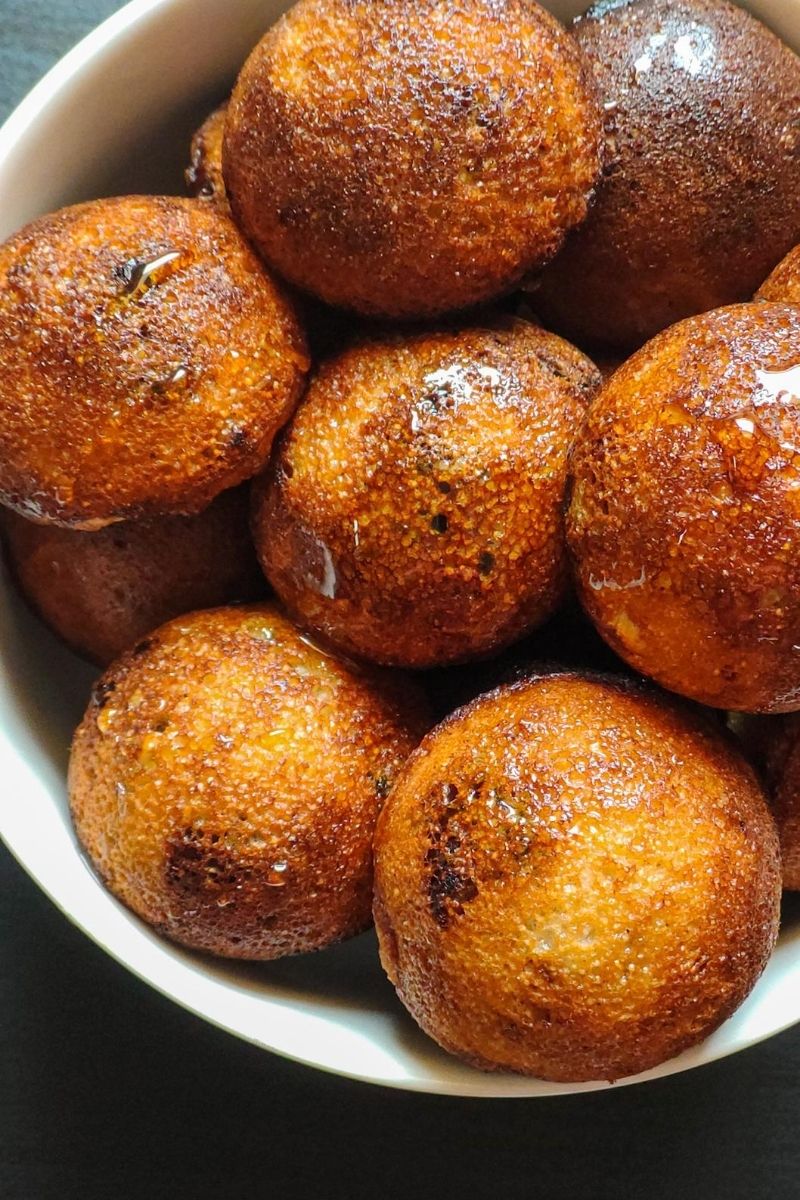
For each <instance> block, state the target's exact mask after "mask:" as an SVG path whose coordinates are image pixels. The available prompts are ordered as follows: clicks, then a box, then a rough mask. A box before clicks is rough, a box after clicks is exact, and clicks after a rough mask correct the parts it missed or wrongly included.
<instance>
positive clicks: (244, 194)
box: [223, 0, 602, 317]
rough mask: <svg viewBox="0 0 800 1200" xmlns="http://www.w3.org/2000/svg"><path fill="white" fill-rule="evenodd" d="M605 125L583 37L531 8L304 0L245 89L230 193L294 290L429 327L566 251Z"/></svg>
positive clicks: (234, 131) (250, 67)
mask: <svg viewBox="0 0 800 1200" xmlns="http://www.w3.org/2000/svg"><path fill="white" fill-rule="evenodd" d="M601 125H602V123H601V119H600V112H599V107H598V105H597V102H596V100H595V97H594V93H593V91H592V90H591V87H590V85H589V83H588V80H587V76H586V73H585V71H584V67H583V63H582V61H581V59H580V57H579V55H578V52H577V49H576V47H575V46H574V44H573V42H572V39H571V38H570V37H569V36H568V35H567V34H566V33H565V31H564V30H563V29H562V27H561V26H560V25H559V24H558V22H557V21H556V20H555V18H553V17H552V16H550V14H549V13H547V12H545V11H544V9H542V8H540V7H539V6H538V5H537V4H535V3H533V2H532V0H300V2H299V3H298V4H295V5H294V7H292V8H291V9H290V10H289V12H288V13H286V14H285V15H284V16H283V17H282V18H281V19H280V20H279V21H278V23H277V24H276V25H275V26H273V28H272V29H271V30H270V31H269V32H268V33H267V35H266V37H265V38H264V39H263V40H262V41H261V43H260V44H259V45H258V46H257V47H256V49H255V50H254V51H253V53H252V54H251V56H250V58H249V59H248V61H247V63H246V64H245V66H244V68H243V70H242V73H241V75H240V76H239V80H238V83H237V85H236V88H235V89H234V93H233V97H232V100H231V106H230V110H229V115H228V122H227V127H226V133H225V142H224V149H223V165H224V174H225V183H226V186H227V189H228V195H229V198H230V202H231V206H232V208H233V211H234V213H235V215H236V218H237V220H238V221H239V222H240V224H241V226H242V228H243V229H244V230H245V232H246V233H247V234H248V236H249V237H250V238H251V239H252V240H253V241H254V243H255V244H256V245H257V246H258V247H259V248H260V250H261V252H262V254H263V255H264V257H265V258H266V260H267V262H269V263H271V264H272V265H273V266H274V267H275V268H276V269H277V270H278V271H280V273H281V274H282V275H283V276H284V277H285V278H286V279H289V280H290V281H291V282H292V283H295V284H297V285H298V286H300V287H302V288H304V289H307V290H308V291H310V292H313V293H314V294H315V295H318V296H319V297H321V298H322V299H323V300H326V301H327V302H328V303H331V304H337V305H342V306H343V307H346V308H352V309H355V310H357V311H360V312H362V313H365V314H367V315H382V316H392V317H420V316H432V315H435V314H438V313H442V312H445V311H447V310H451V309H457V308H464V307H466V306H468V305H471V304H476V303H478V302H480V301H483V300H486V299H489V298H491V297H492V296H495V295H497V294H499V293H500V292H502V291H504V290H507V289H510V288H511V286H512V285H513V284H514V283H515V281H516V280H518V279H519V278H520V277H521V276H522V275H523V273H524V272H525V271H526V270H530V269H531V268H533V267H535V266H538V265H540V264H541V263H543V262H545V261H546V260H547V259H548V258H550V257H551V256H552V255H553V254H554V253H555V251H556V250H557V249H558V248H559V246H560V245H561V243H562V241H563V238H564V235H565V233H566V232H567V230H568V229H570V228H571V227H572V226H573V225H575V224H577V223H578V222H579V221H581V220H582V219H583V217H584V215H585V213H586V208H587V203H588V200H589V197H590V195H591V192H592V189H593V188H594V185H595V183H596V180H597V178H598V175H599V171H600V155H601V149H600V147H601V135H602V128H601Z"/></svg>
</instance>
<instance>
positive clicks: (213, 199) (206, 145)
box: [185, 100, 230, 213]
mask: <svg viewBox="0 0 800 1200" xmlns="http://www.w3.org/2000/svg"><path fill="white" fill-rule="evenodd" d="M227 111H228V102H227V100H226V101H225V103H224V104H221V105H220V106H219V108H215V109H214V111H213V112H212V113H211V115H210V116H208V117H206V119H205V121H204V122H203V124H202V125H201V126H200V128H199V129H198V130H197V132H196V133H195V135H194V137H193V138H192V145H191V159H190V162H189V166H188V167H187V168H186V171H185V178H186V187H187V190H188V192H189V195H190V196H194V197H195V199H196V200H205V201H206V202H207V203H209V204H213V205H214V207H216V208H219V209H220V211H221V212H224V213H229V212H230V206H229V204H228V197H227V195H226V194H225V181H224V179H223V178H222V137H223V134H224V132H225V116H226V114H227Z"/></svg>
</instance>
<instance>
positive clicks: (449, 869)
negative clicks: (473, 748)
mask: <svg viewBox="0 0 800 1200" xmlns="http://www.w3.org/2000/svg"><path fill="white" fill-rule="evenodd" d="M436 791H437V793H438V799H439V803H440V804H441V802H442V801H443V802H444V808H443V809H442V810H441V811H440V813H439V815H438V816H437V817H436V819H435V820H434V821H433V823H432V825H431V826H430V829H429V831H428V839H427V840H428V849H427V851H426V853H425V864H426V877H427V882H426V889H427V895H428V904H429V907H430V911H431V916H432V917H433V919H434V921H435V922H436V924H437V925H438V926H439V928H440V929H446V928H447V927H448V925H449V924H450V922H451V920H452V918H453V917H454V916H459V917H461V916H463V915H464V905H465V904H468V903H469V902H470V901H471V900H474V899H475V897H476V896H477V895H478V886H477V884H476V883H475V880H474V879H473V878H472V874H471V872H470V869H469V866H468V860H469V855H468V853H467V852H465V849H464V845H463V839H462V836H461V833H460V830H459V828H458V827H457V825H458V817H459V815H460V814H461V812H462V811H463V808H464V803H463V801H460V800H459V794H458V788H456V786H455V785H454V784H452V783H445V784H443V785H442V787H441V789H438V788H437V789H436Z"/></svg>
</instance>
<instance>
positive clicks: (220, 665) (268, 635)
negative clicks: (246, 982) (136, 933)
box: [69, 605, 429, 959]
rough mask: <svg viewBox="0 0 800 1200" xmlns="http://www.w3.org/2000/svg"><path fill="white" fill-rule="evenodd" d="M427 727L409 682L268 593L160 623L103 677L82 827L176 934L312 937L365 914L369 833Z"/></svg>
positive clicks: (80, 779)
mask: <svg viewBox="0 0 800 1200" xmlns="http://www.w3.org/2000/svg"><path fill="white" fill-rule="evenodd" d="M428 725H429V721H428V719H427V713H426V711H425V705H424V701H423V700H422V699H421V697H420V696H419V695H418V694H417V692H416V690H415V689H414V688H413V687H412V685H410V684H409V683H407V682H406V681H403V680H399V681H398V680H395V679H391V680H390V679H388V678H386V677H383V676H381V675H379V674H378V673H375V672H373V673H372V674H369V673H366V672H362V671H356V670H354V669H352V668H351V667H350V666H348V665H347V664H345V663H344V662H342V661H340V660H338V659H335V658H333V657H331V656H330V655H329V654H324V653H322V652H321V651H320V650H318V649H317V648H316V647H315V646H314V645H313V644H312V643H311V642H309V641H308V640H307V639H305V638H303V637H302V636H301V635H299V634H298V632H297V630H296V629H295V628H294V627H293V626H292V625H291V624H290V623H289V622H288V621H287V620H286V619H285V617H283V616H281V615H280V613H279V612H278V611H277V610H276V609H275V608H273V607H271V606H269V605H254V606H250V607H244V608H220V609H213V610H211V611H207V612H201V613H194V614H192V615H190V616H188V617H183V618H179V619H177V620H175V621H172V622H171V623H170V624H168V625H165V626H163V627H162V628H161V629H160V630H158V631H157V632H156V633H154V634H152V635H151V636H150V637H149V638H148V639H147V641H146V642H143V643H142V644H141V645H140V646H137V647H136V648H134V650H132V651H131V652H130V653H129V654H127V655H126V656H125V657H123V658H122V659H120V660H119V661H118V662H117V663H115V664H114V666H112V667H111V668H110V670H109V671H107V672H106V674H105V675H104V676H103V678H102V679H101V680H100V682H99V683H98V684H97V685H96V687H95V690H94V694H93V696H92V700H91V702H90V704H89V707H88V709H87V712H86V715H85V717H84V719H83V723H82V724H81V726H80V727H79V729H78V731H77V733H76V735H75V741H74V744H73V748H72V759H71V763H70V772H69V790H70V803H71V807H72V815H73V819H74V822H75V828H76V830H77V833H78V836H79V837H80V840H81V842H82V843H83V845H84V846H85V848H86V850H87V852H88V854H89V856H90V858H91V860H92V862H93V863H94V865H95V867H96V868H97V870H98V872H99V874H100V875H101V877H102V879H103V881H104V882H105V883H106V885H107V886H108V887H109V889H110V890H111V891H112V892H113V893H114V894H115V895H116V896H117V897H118V898H119V899H120V900H122V901H123V902H124V903H125V904H127V905H128V906H129V907H130V908H131V909H133V911H134V912H136V913H138V915H139V916H140V917H142V918H143V919H144V920H145V921H148V922H149V923H150V924H152V925H154V926H155V927H156V928H157V929H158V930H159V931H160V932H162V933H164V934H166V935H167V936H168V937H170V938H172V939H173V940H175V941H177V942H182V943H183V944H184V945H187V946H191V947H194V948H195V949H198V950H207V951H210V952H211V953H213V954H221V955H227V956H229V957H232V958H247V959H271V958H278V957H281V956H282V955H286V954H297V953H300V952H301V951H307V950H317V949H320V948H321V947H323V946H326V945H328V944H330V943H332V942H336V941H339V940H340V939H342V938H346V937H349V936H351V935H352V934H355V933H359V932H360V931H361V930H362V929H364V928H366V927H367V926H368V924H369V922H370V903H371V892H372V836H373V830H374V826H375V820H376V818H377V815H378V810H379V808H380V805H381V803H382V801H383V799H384V797H385V795H386V794H387V792H388V790H389V788H390V787H391V785H392V783H393V781H394V778H395V775H396V774H397V772H398V770H399V768H400V766H401V764H402V763H403V761H404V760H405V758H406V757H407V755H408V754H409V753H410V752H411V750H412V749H413V748H414V746H415V745H416V744H417V742H418V741H419V739H420V737H421V736H422V733H423V732H424V730H425V728H426V727H427V726H428Z"/></svg>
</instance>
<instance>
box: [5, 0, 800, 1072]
mask: <svg viewBox="0 0 800 1200" xmlns="http://www.w3.org/2000/svg"><path fill="white" fill-rule="evenodd" d="M283 7H285V5H283V4H282V3H281V0H134V2H133V3H131V4H128V5H127V6H126V7H125V8H123V9H122V10H121V11H120V12H118V13H117V14H116V15H115V16H113V17H111V18H110V20H108V21H106V22H105V24H103V25H101V26H100V27H99V28H98V29H97V30H95V32H94V33H92V34H90V35H89V37H87V38H86V39H85V40H84V41H83V42H81V43H80V45H79V46H77V47H76V48H75V49H74V50H73V51H72V52H71V53H70V54H68V55H67V56H66V58H64V59H63V60H62V61H61V62H60V63H59V64H58V65H57V66H56V67H55V68H54V69H53V70H52V71H51V72H50V73H49V74H48V75H47V76H46V77H45V78H44V79H43V80H42V82H41V83H40V84H39V85H38V86H37V87H36V88H35V89H34V90H33V92H31V94H30V95H29V96H28V97H27V99H26V100H24V101H23V103H22V104H21V105H20V107H19V108H18V109H17V110H16V112H15V113H14V114H13V115H12V116H11V117H10V119H9V120H8V121H7V123H6V125H5V126H4V127H3V129H2V130H1V131H0V237H6V236H7V235H8V234H10V233H11V232H12V231H13V230H14V229H16V228H17V227H18V226H20V225H21V224H23V223H24V222H25V221H28V220H30V219H31V218H32V217H35V216H37V215H39V214H40V213H44V212H47V211H48V210H51V209H54V208H57V207H59V206H60V205H62V204H66V203H71V202H73V201H77V200H84V199H88V198H90V197H93V196H99V195H107V194H113V193H121V192H126V191H138V192H146V191H165V192H179V191H180V190H181V170H182V168H183V165H184V160H185V158H186V154H187V145H188V140H189V135H190V133H191V131H192V129H193V128H194V127H195V126H196V125H197V124H198V122H199V120H200V119H201V118H202V117H203V116H204V115H205V114H206V112H207V111H208V110H209V109H210V108H211V106H212V104H213V103H214V102H216V101H217V100H219V99H221V98H222V97H223V96H224V95H225V94H226V92H227V90H228V89H229V87H230V85H231V83H232V81H233V79H234V78H235V75H236V72H237V69H238V67H239V66H240V64H241V63H242V61H243V60H244V58H245V56H246V55H247V53H248V51H249V50H250V48H251V47H252V46H253V45H254V43H255V42H256V41H257V40H258V38H259V37H260V35H261V34H262V32H263V31H264V30H265V29H266V28H267V27H268V26H269V25H270V24H271V23H272V21H273V20H274V19H275V18H276V17H277V15H278V14H279V13H280V11H281V10H282V8H283ZM550 7H551V8H552V9H553V11H554V12H555V13H556V15H557V16H559V17H561V18H562V19H567V18H569V17H570V16H572V15H573V14H574V13H575V12H577V11H578V10H579V8H580V7H582V5H581V3H580V0H554V2H551V5H550ZM750 7H751V8H752V10H753V11H754V12H756V13H757V14H758V15H759V16H761V17H763V18H764V19H765V20H766V21H767V22H768V23H770V24H771V25H772V27H773V28H774V29H775V30H776V32H778V33H779V34H781V36H783V37H784V38H785V39H786V40H787V41H789V42H790V43H792V42H793V43H794V45H795V47H796V48H800V0H754V2H753V3H751V5H750ZM0 664H1V665H0V780H2V784H0V834H2V836H3V838H4V840H5V841H6V843H7V845H8V846H9V847H10V849H11V850H12V852H13V853H14V854H15V855H16V857H17V858H18V859H19V861H20V862H21V863H22V865H23V866H24V867H25V868H26V869H27V871H28V872H29V873H30V874H31V875H32V876H33V878H34V879H35V880H36V881H37V882H38V883H39V885H40V886H41V887H42V888H43V889H44V891H45V892H47V894H48V895H49V896H50V897H51V899H52V900H54V901H55V903H56V904H57V905H58V906H59V907H60V908H61V909H62V910H63V912H64V913H65V914H66V915H67V916H68V917H69V918H70V920H72V921H73V922H75V924H76V925H78V926H79V927H80V928H81V929H83V930H84V932H85V933H87V934H88V935H89V936H90V937H91V938H93V939H94V940H95V941H96V942H97V943H98V944H99V945H100V946H102V947H103V948H104V949H105V950H107V951H108V953H109V954H112V955H113V956H114V957H115V958H116V959H118V960H119V961H120V962H122V963H124V964H125V965H126V966H127V967H129V968H130V970H131V971H133V972H135V974H137V975H138V976H139V977H140V978H142V979H145V980H147V981H148V983H151V984H152V985H153V987H155V988H157V989H158V990H159V991H161V992H163V993H164V994H165V995H167V996H171V997H172V999H174V1000H176V1001H178V1003H179V1004H182V1005H184V1006H185V1007H186V1008H188V1009H190V1010H191V1011H192V1012H195V1013H197V1014H198V1015H200V1016H202V1017H205V1018H206V1019H207V1020H209V1021H212V1022H214V1024H216V1025H219V1026H221V1027H222V1028H224V1029H227V1030H230V1032H231V1033H235V1034H238V1035H239V1036H240V1037H243V1038H246V1039H248V1040H249V1041H251V1042H254V1043H255V1044H256V1045H259V1046H263V1047H265V1048H268V1049H270V1050H274V1051H277V1052H278V1053H280V1054H284V1055H287V1056H288V1057H290V1058H294V1059H297V1060H299V1061H302V1062H305V1063H309V1064H312V1065H314V1066H318V1067H321V1068H324V1069H325V1070H329V1071H336V1072H339V1073H341V1074H343V1075H350V1076H353V1077H354V1078H358V1079H364V1080H369V1081H371V1082H374V1083H383V1084H388V1085H391V1086H394V1087H400V1088H409V1089H415V1090H418V1091H426V1092H445V1093H451V1094H455V1095H467V1096H544V1095H549V1094H554V1093H559V1092H571V1091H587V1090H591V1089H592V1088H596V1087H608V1085H607V1084H589V1085H582V1086H579V1087H571V1086H567V1085H554V1084H548V1083H541V1082H538V1081H537V1080H531V1079H521V1078H517V1077H512V1076H507V1075H484V1074H481V1073H479V1072H478V1071H474V1070H472V1069H470V1068H469V1067H466V1066H463V1065H462V1064H461V1063H459V1062H457V1061H456V1060H455V1059H453V1058H450V1057H448V1056H447V1055H445V1054H444V1053H442V1052H441V1051H439V1050H438V1048H437V1047H436V1046H435V1045H434V1044H433V1043H432V1042H430V1041H428V1039H427V1038H425V1037H424V1035H423V1034H421V1033H420V1032H419V1031H418V1030H417V1029H416V1027H415V1026H414V1024H413V1023H412V1021H411V1019H410V1018H409V1017H408V1016H407V1015H406V1014H405V1012H404V1010H403V1009H402V1008H401V1006H400V1004H399V1003H398V1001H397V1000H396V998H395V996H394V993H393V990H392V988H391V987H390V986H389V984H388V983H387V982H386V980H385V979H384V977H383V975H382V972H381V969H380V967H379V965H378V961H377V955H376V952H375V945H374V940H373V936H372V935H371V934H369V935H365V936H364V937H361V938H357V939H356V940H355V941H352V942H350V943H348V944H346V945H344V946H340V947H337V948H336V949H334V950H330V951H326V952H325V953H323V954H318V955H311V956H308V957H305V958H299V959H291V960H287V961H285V962H281V963H275V964H269V965H264V966H252V967H247V966H236V965H229V964H226V963H224V962H222V961H220V962H214V961H211V960H209V959H206V958H203V957H201V956H199V955H193V954H191V953H188V952H184V951H182V950H180V949H179V948H177V947H176V946H173V945H171V944H170V943H169V942H166V941H164V940H162V939H161V938H159V937H157V936H156V935H155V934H153V933H151V931H150V930H149V929H148V928H147V927H146V926H145V925H143V924H142V923H141V922H140V921H139V920H138V919H137V918H136V917H134V916H133V915H132V914H131V913H129V912H128V911H127V910H126V909H125V908H123V907H122V906H121V905H119V904H118V903H117V902H116V901H115V900H114V899H113V898H112V897H111V896H110V895H109V894H108V893H107V892H106V891H105V890H104V889H103V888H102V886H101V885H100V883H99V882H98V880H97V878H96V877H95V875H94V874H93V873H92V871H91V869H90V868H89V866H88V864H87V862H86V860H85V859H84V857H83V855H82V853H81V850H80V848H79V847H78V845H77V843H76V840H75V837H74V835H73V832H72V828H71V825H70V821H69V815H68V811H67V800H66V794H65V786H64V773H65V767H66V760H67V753H68V746H69V739H70V736H71V733H72V729H73V728H74V726H75V724H76V723H77V721H78V720H79V718H80V716H81V713H82V711H83V708H84V705H85V702H86V698H87V695H88V690H89V684H90V679H91V676H92V672H91V671H90V670H89V669H88V668H87V667H86V666H85V665H83V664H82V663H80V662H79V661H78V660H77V659H76V658H74V657H73V656H72V655H71V654H70V653H69V652H68V651H67V650H65V649H64V648H63V647H62V646H61V645H60V644H59V643H57V642H56V640H55V639H54V638H53V637H52V636H51V635H50V634H49V633H47V631H46V630H44V629H43V627H42V626H41V625H40V624H39V623H38V621H36V619H35V618H34V617H32V616H31V615H30V614H29V613H28V611H27V610H26V609H25V607H24V606H23V605H22V604H21V603H20V602H19V600H18V599H17V598H16V596H15V595H14V593H13V590H12V589H11V588H10V587H9V586H8V581H7V579H5V578H3V579H2V580H0ZM34 952H38V953H43V954H46V953H47V951H46V948H45V947H35V948H34ZM799 1019H800V921H798V919H797V916H796V915H795V919H794V921H793V922H792V923H789V924H787V925H786V926H785V928H784V930H783V933H782V936H781V941H780V944H779V946H778V949H777V952H776V954H775V956H774V958H773V960H772V962H771V963H770V965H769V967H768V969H767V971H766V973H765V975H764V976H763V978H762V979H761V981H760V983H759V984H758V986H757V988H756V990H755V991H754V993H753V994H752V996H751V997H750V999H749V1000H748V1001H747V1003H746V1004H745V1005H744V1006H743V1007H742V1008H741V1009H740V1010H739V1012H738V1013H737V1014H736V1016H735V1017H734V1018H733V1019H732V1020H731V1021H729V1022H728V1023H727V1024H726V1025H725V1026H723V1028H722V1029H720V1030H718V1032H717V1033H715V1034H714V1035H713V1036H712V1037H710V1038H709V1039H708V1040H707V1041H706V1042H705V1043H704V1044H703V1045H702V1046H699V1047H697V1048H696V1049H694V1050H692V1051H690V1052H688V1053H687V1054H683V1055H681V1057H680V1058H677V1059H674V1060H672V1061H671V1062H668V1063H665V1064H664V1065H663V1066H661V1067H659V1068H658V1069H657V1070H654V1071H650V1072H648V1073H647V1074H646V1075H641V1076H637V1077H636V1080H637V1081H638V1080H644V1079H654V1078H657V1077H658V1076H660V1075H667V1074H670V1073H671V1072H673V1071H683V1070H687V1069H688V1068H690V1067H695V1066H698V1065H699V1064H701V1063H706V1062H711V1061H712V1060H714V1059H717V1058H720V1057H721V1056H723V1055H725V1054H730V1053H732V1052H733V1051H736V1050H741V1049H742V1048H743V1047H745V1046H749V1045H752V1044H753V1043H754V1042H757V1041H759V1040H760V1039H762V1038H765V1037H768V1036H769V1035H770V1034H773V1033H776V1032H777V1031H778V1030H781V1029H784V1028H785V1027H787V1026H788V1025H791V1024H792V1023H793V1022H795V1021H797V1020H799ZM630 1082H634V1080H631V1079H629V1080H622V1081H621V1083H630ZM616 1086H619V1085H616Z"/></svg>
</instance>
